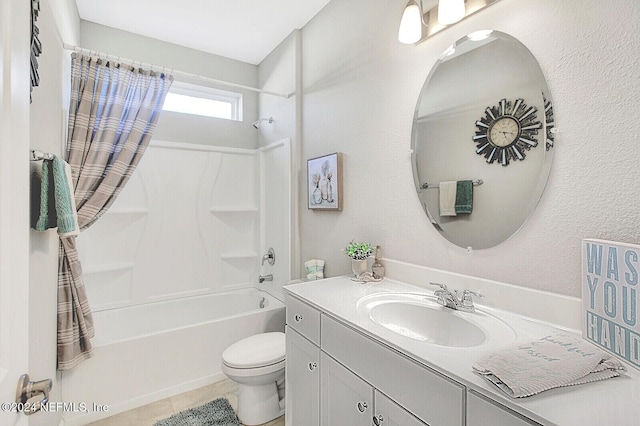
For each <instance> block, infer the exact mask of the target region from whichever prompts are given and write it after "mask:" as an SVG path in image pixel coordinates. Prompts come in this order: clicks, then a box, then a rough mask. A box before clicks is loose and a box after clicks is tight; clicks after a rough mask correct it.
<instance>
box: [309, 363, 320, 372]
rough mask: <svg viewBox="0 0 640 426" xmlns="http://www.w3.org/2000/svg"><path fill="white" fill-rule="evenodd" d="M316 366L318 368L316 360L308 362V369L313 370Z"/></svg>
mask: <svg viewBox="0 0 640 426" xmlns="http://www.w3.org/2000/svg"><path fill="white" fill-rule="evenodd" d="M316 368H318V363H317V362H310V363H309V371H313V370H315V369H316Z"/></svg>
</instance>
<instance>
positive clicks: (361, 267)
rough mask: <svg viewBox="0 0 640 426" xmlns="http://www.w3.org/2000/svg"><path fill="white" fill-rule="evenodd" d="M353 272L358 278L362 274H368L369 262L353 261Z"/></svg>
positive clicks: (364, 260)
mask: <svg viewBox="0 0 640 426" xmlns="http://www.w3.org/2000/svg"><path fill="white" fill-rule="evenodd" d="M351 271H352V272H353V273H354V275H355V276H356V278H358V277H359V276H360V275H361V274H362V273H364V272H367V260H366V259H363V260H356V259H351Z"/></svg>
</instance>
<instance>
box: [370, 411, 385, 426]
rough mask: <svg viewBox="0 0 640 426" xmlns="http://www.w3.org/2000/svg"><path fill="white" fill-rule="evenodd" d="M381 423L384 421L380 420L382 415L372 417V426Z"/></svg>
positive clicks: (377, 425)
mask: <svg viewBox="0 0 640 426" xmlns="http://www.w3.org/2000/svg"><path fill="white" fill-rule="evenodd" d="M383 421H384V419H383V418H382V414H378V415H377V416H373V424H374V425H375V426H380V425H382V422H383Z"/></svg>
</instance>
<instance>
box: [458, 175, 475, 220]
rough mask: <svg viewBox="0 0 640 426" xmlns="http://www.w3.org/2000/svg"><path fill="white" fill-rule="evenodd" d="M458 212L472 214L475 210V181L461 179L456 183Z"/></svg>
mask: <svg viewBox="0 0 640 426" xmlns="http://www.w3.org/2000/svg"><path fill="white" fill-rule="evenodd" d="M455 210H456V213H457V214H460V213H464V214H470V213H471V211H472V210H473V182H472V181H470V180H459V181H458V182H457V184H456V207H455Z"/></svg>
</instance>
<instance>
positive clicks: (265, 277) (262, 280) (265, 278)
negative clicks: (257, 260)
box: [258, 274, 273, 284]
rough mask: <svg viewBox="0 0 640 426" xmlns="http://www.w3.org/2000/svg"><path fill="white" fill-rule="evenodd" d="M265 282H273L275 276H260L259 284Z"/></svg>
mask: <svg viewBox="0 0 640 426" xmlns="http://www.w3.org/2000/svg"><path fill="white" fill-rule="evenodd" d="M265 281H273V274H269V275H260V276H259V277H258V282H259V283H260V284H262V283H263V282H265Z"/></svg>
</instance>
